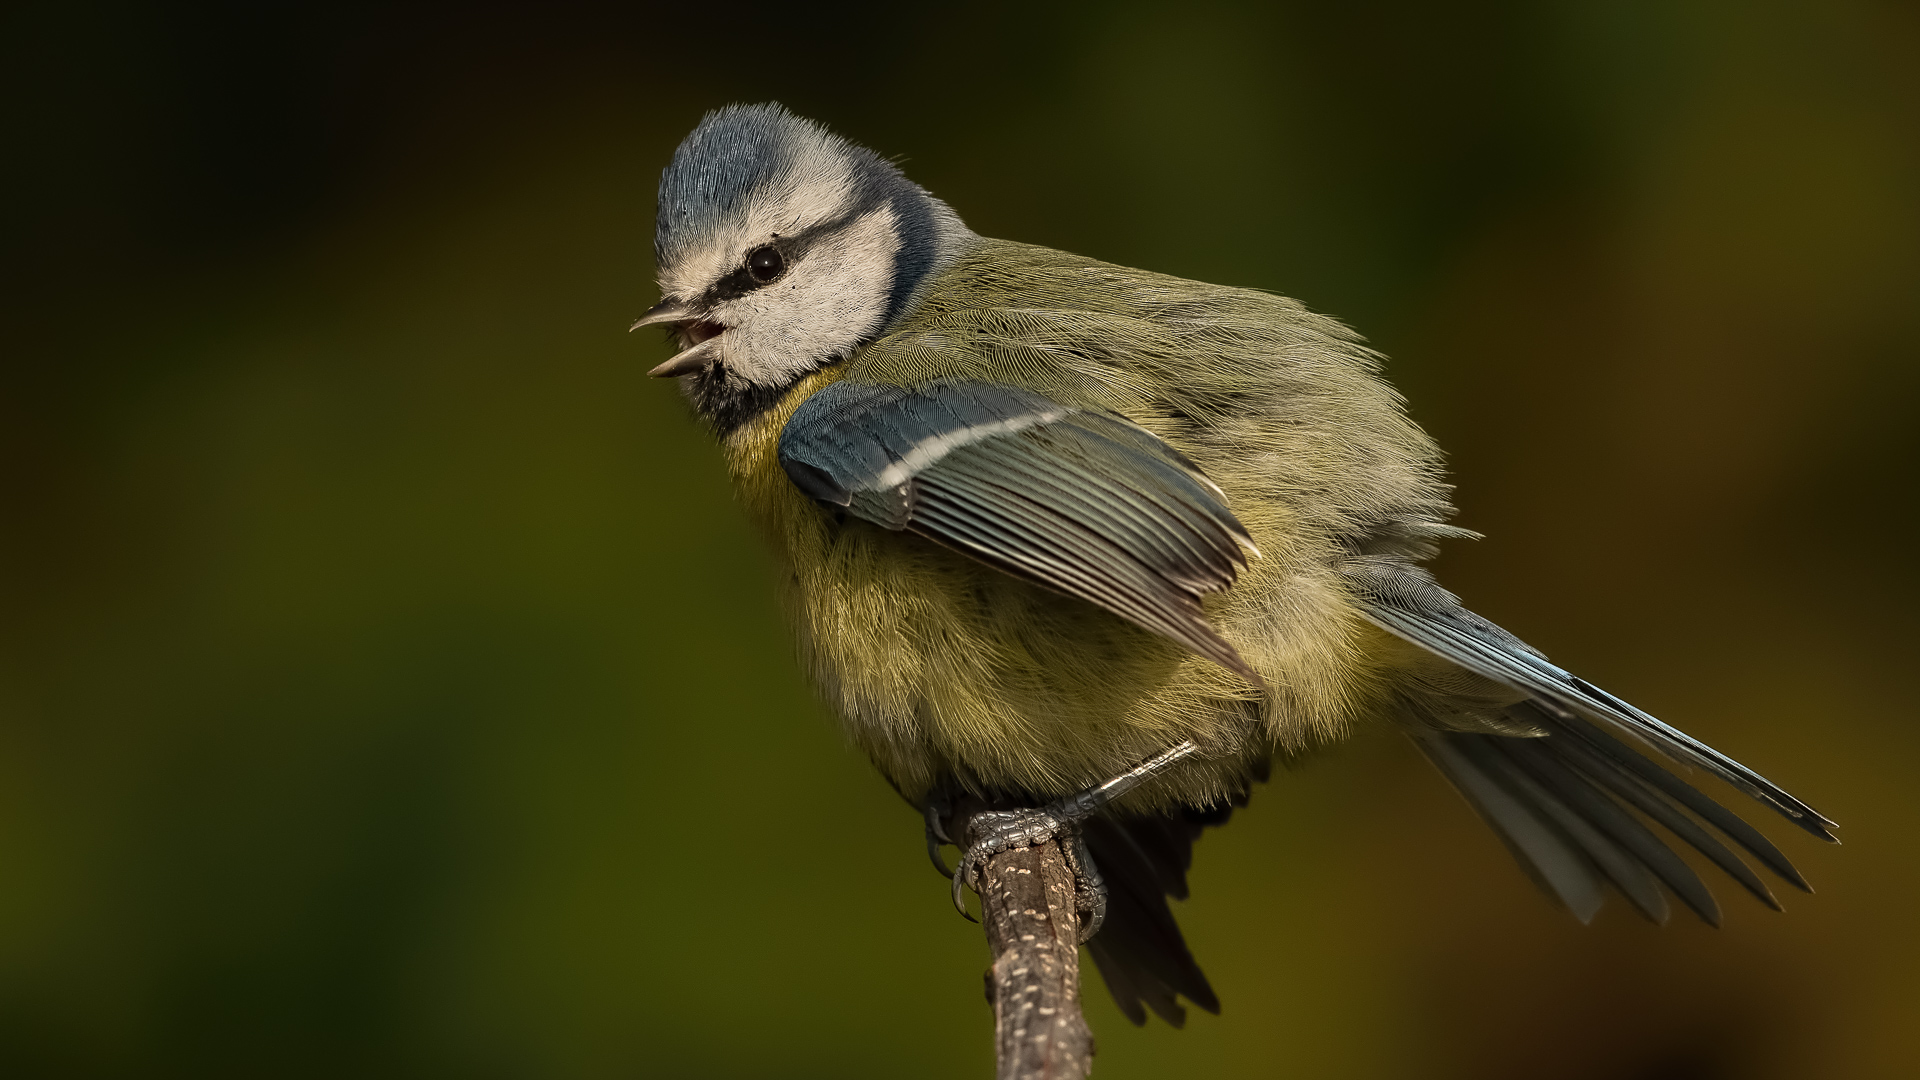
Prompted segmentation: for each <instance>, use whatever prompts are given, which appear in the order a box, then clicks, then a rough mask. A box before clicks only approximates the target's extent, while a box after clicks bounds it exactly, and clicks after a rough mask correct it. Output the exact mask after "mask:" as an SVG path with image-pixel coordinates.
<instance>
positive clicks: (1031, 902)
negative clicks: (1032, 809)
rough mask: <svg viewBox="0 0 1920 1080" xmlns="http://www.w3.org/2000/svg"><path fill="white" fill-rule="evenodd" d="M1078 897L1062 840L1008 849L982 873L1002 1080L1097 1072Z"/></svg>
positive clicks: (1073, 1077)
mask: <svg viewBox="0 0 1920 1080" xmlns="http://www.w3.org/2000/svg"><path fill="white" fill-rule="evenodd" d="M1073 900H1074V895H1073V871H1072V870H1071V869H1069V868H1068V866H1067V860H1066V857H1065V855H1064V854H1062V852H1061V850H1060V844H1059V843H1058V842H1057V841H1049V842H1047V843H1043V844H1036V845H1034V846H1032V847H1024V848H1015V849H1014V850H1012V851H1003V852H1001V853H1000V854H998V855H995V856H993V857H992V858H991V859H988V860H987V864H986V866H985V868H984V869H983V870H982V871H981V875H980V908H981V912H980V914H981V921H982V922H983V923H985V924H986V928H987V945H988V946H989V947H990V948H991V949H992V950H993V969H992V970H991V971H990V972H988V974H987V989H988V993H989V994H990V995H991V998H992V1001H993V1018H994V1037H995V1041H996V1043H997V1057H998V1060H999V1069H998V1074H997V1075H998V1076H999V1080H1043V1078H1044V1080H1080V1078H1081V1077H1084V1076H1086V1075H1087V1073H1088V1072H1089V1071H1090V1070H1092V1068H1093V1033H1092V1032H1091V1031H1089V1030H1088V1029H1087V1021H1086V1019H1085V1018H1084V1017H1082V1016H1081V1015H1080V918H1079V915H1078V913H1077V912H1076V911H1075V910H1074V906H1073Z"/></svg>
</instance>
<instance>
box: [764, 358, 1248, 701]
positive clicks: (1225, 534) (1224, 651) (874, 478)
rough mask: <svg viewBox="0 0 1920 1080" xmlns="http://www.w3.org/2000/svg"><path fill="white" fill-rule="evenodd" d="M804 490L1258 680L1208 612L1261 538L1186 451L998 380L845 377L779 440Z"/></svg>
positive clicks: (798, 413)
mask: <svg viewBox="0 0 1920 1080" xmlns="http://www.w3.org/2000/svg"><path fill="white" fill-rule="evenodd" d="M779 454H780V464H781V465H782V466H783V467H784V468H785V469H786V471H787V475H788V476H789V477H790V478H791V479H792V480H793V482H794V484H795V485H796V486H798V487H799V488H800V489H801V490H802V491H804V492H806V493H807V494H808V495H811V496H812V497H814V498H815V499H817V500H819V501H820V502H822V503H825V504H827V505H830V506H835V507H840V508H844V509H845V510H846V511H847V512H849V513H851V514H853V515H854V516H855V517H859V518H862V519H865V520H867V521H871V522H874V523H875V524H878V525H881V526H883V527H885V528H888V529H896V530H904V531H909V532H914V533H918V534H920V535H922V536H926V537H928V538H929V539H932V540H934V541H936V542H938V543H940V544H944V545H946V546H947V547H950V548H953V549H954V550H956V551H960V552H963V553H965V554H967V555H970V556H972V557H974V558H976V559H979V560H980V561H981V562H984V563H986V564H988V565H990V566H993V567H996V568H998V569H1000V570H1003V571H1005V572H1007V573H1009V574H1014V575H1016V576H1019V577H1022V578H1025V579H1027V580H1029V581H1033V582H1036V583H1038V584H1040V585H1043V586H1046V587H1047V588H1050V589H1053V590H1056V591H1058V592H1062V593H1065V594H1067V595H1069V596H1075V597H1079V598H1080V599H1083V600H1087V601H1089V602H1091V603H1094V604H1097V605H1099V606H1100V607H1103V608H1105V609H1107V610H1108V611H1111V612H1113V613H1114V614H1116V615H1119V616H1121V617H1123V618H1126V619H1129V620H1131V621H1133V622H1134V623H1137V624H1138V625H1140V626H1143V627H1145V628H1146V629H1148V630H1151V631H1153V632H1155V633H1157V634H1162V635H1164V636H1166V637H1168V638H1171V639H1172V640H1174V641H1177V642H1179V643H1180V644H1182V645H1184V646H1186V647H1187V648H1189V649H1191V650H1193V651H1194V652H1196V653H1198V654H1200V655H1201V656H1205V657H1207V658H1209V659H1211V660H1214V661H1216V662H1218V663H1220V664H1222V665H1224V666H1226V667H1228V668H1230V669H1232V670H1234V671H1236V672H1238V673H1240V674H1241V675H1243V676H1245V677H1246V678H1248V679H1250V680H1253V681H1254V682H1256V683H1257V682H1259V677H1258V676H1257V675H1256V674H1255V673H1254V672H1253V670H1252V669H1251V668H1250V667H1248V665H1247V663H1246V661H1245V660H1243V659H1241V657H1240V654H1239V653H1238V652H1237V651H1235V649H1234V648H1233V646H1232V645H1230V644H1228V643H1227V641H1226V640H1225V639H1223V638H1222V637H1220V635H1219V634H1218V633H1217V632H1215V631H1214V629H1213V627H1212V626H1211V625H1210V624H1209V623H1208V622H1207V619H1206V615H1205V613H1204V612H1203V611H1202V610H1201V607H1200V600H1201V598H1202V597H1203V596H1205V595H1206V594H1208V593H1211V592H1216V591H1219V590H1221V589H1225V588H1227V587H1228V586H1230V585H1232V584H1233V582H1234V579H1235V578H1236V577H1237V576H1238V574H1239V571H1240V570H1241V569H1242V568H1244V567H1245V566H1246V556H1245V554H1244V552H1243V550H1242V549H1243V548H1245V549H1252V547H1253V541H1252V539H1251V538H1250V537H1249V536H1248V535H1247V531H1246V529H1245V528H1244V527H1243V526H1242V525H1241V524H1240V522H1239V520H1238V519H1237V518H1235V517H1234V516H1233V512H1232V511H1231V510H1229V509H1227V506H1226V503H1225V501H1224V497H1223V496H1222V494H1221V492H1220V489H1219V488H1217V487H1215V486H1214V485H1213V483H1212V482H1211V481H1209V480H1208V479H1207V478H1206V477H1205V476H1204V475H1202V474H1201V472H1200V470H1199V468H1198V467H1197V466H1196V465H1194V463H1193V462H1192V461H1190V460H1188V459H1187V458H1186V457H1185V456H1184V455H1182V454H1181V453H1180V452H1179V451H1177V450H1175V449H1173V448H1172V447H1170V446H1168V445H1167V444H1166V443H1164V442H1162V441H1160V440H1159V439H1158V438H1156V437H1155V436H1154V435H1152V434H1151V433H1149V432H1148V431H1146V430H1145V429H1143V428H1141V427H1139V426H1138V425H1135V424H1132V423H1129V422H1127V421H1126V420H1123V419H1121V418H1119V417H1117V416H1113V415H1111V414H1108V413H1103V412H1096V411H1091V410H1085V409H1075V408H1071V407H1068V406H1065V405H1062V404H1060V403H1058V402H1056V401H1053V400H1051V399H1049V398H1047V397H1045V396H1044V395H1041V394H1038V393H1035V392H1033V391H1030V390H1024V389H1021V388H1019V387H1015V386H1006V385H1001V384H997V383H980V382H966V381H944V380H943V381H939V382H934V383H929V384H927V385H924V386H918V387H912V388H907V387H899V386H887V385H879V384H873V383H851V382H839V383H834V384H832V385H830V386H827V387H826V388H824V389H822V390H821V391H820V392H818V393H816V394H814V395H813V396H812V397H810V398H808V399H807V400H806V401H805V402H803V403H801V405H800V407H799V408H798V409H797V410H795V412H794V414H793V417H792V418H791V419H790V420H788V421H787V425H786V427H785V428H784V429H783V430H782V431H781V433H780V449H779Z"/></svg>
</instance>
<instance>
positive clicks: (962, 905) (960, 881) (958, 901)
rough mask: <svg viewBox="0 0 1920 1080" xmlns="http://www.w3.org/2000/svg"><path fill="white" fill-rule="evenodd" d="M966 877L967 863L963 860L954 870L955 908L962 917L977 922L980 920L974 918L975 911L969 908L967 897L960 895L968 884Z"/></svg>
mask: <svg viewBox="0 0 1920 1080" xmlns="http://www.w3.org/2000/svg"><path fill="white" fill-rule="evenodd" d="M966 879H967V864H966V863H964V862H963V863H961V864H960V866H959V868H958V869H956V870H954V872H953V910H955V911H957V912H959V913H960V917H961V918H963V919H965V920H967V921H968V922H971V923H977V922H979V921H980V920H979V919H976V918H974V917H973V912H971V911H968V910H967V901H966V898H965V897H964V896H962V895H960V889H961V888H962V887H963V886H964V885H965V884H966Z"/></svg>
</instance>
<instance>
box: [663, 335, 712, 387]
mask: <svg viewBox="0 0 1920 1080" xmlns="http://www.w3.org/2000/svg"><path fill="white" fill-rule="evenodd" d="M719 351H720V339H719V338H718V337H710V338H708V339H706V340H705V341H702V342H701V343H700V344H698V345H695V346H694V347H693V348H691V349H687V350H684V351H682V352H680V353H679V354H677V355H675V356H674V358H673V359H671V360H669V361H667V362H666V363H664V364H661V365H660V366H659V367H657V368H654V369H653V370H652V371H649V372H647V374H649V375H651V376H653V377H654V378H656V379H671V378H673V377H674V376H675V375H691V374H693V373H694V372H696V371H699V370H700V369H701V368H703V367H706V366H707V363H708V361H710V360H712V359H713V358H714V355H715V354H717V353H718V352H719Z"/></svg>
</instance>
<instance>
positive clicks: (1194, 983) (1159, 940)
mask: <svg viewBox="0 0 1920 1080" xmlns="http://www.w3.org/2000/svg"><path fill="white" fill-rule="evenodd" d="M1232 813H1233V807H1231V806H1224V805H1223V806H1220V807H1217V808H1214V809H1209V810H1196V809H1192V808H1187V809H1184V810H1180V811H1176V812H1175V813H1173V814H1168V815H1160V816H1153V817H1135V816H1126V817H1099V818H1095V819H1093V820H1091V821H1089V822H1087V824H1086V826H1085V830H1086V833H1085V835H1086V842H1087V850H1088V851H1089V853H1091V854H1092V856H1093V861H1094V865H1095V866H1097V867H1098V868H1099V870H1100V876H1101V877H1102V878H1104V879H1105V881H1106V884H1107V918H1106V922H1105V923H1103V924H1102V925H1101V927H1100V932H1099V933H1098V934H1096V935H1094V937H1093V940H1091V941H1089V942H1087V954H1088V955H1089V956H1091V957H1093V963H1094V966H1096V967H1098V968H1099V969H1100V977H1101V978H1102V979H1104V980H1105V981H1106V984H1107V990H1108V991H1109V992H1110V993H1112V994H1113V1000H1114V1003H1115V1004H1117V1005H1119V1006H1120V1011H1121V1012H1123V1013H1125V1014H1126V1015H1127V1019H1129V1020H1132V1021H1133V1022H1134V1023H1135V1024H1145V1023H1146V1022H1147V1010H1148V1009H1152V1010H1153V1011H1154V1013H1155V1014H1156V1015H1158V1016H1159V1017H1160V1019H1162V1020H1165V1021H1166V1022H1167V1023H1169V1024H1172V1025H1173V1026H1174V1027H1180V1026H1182V1025H1183V1024H1185V1023H1186V1021H1187V1011H1186V1009H1184V1008H1182V1007H1181V1005H1180V1002H1179V1000H1178V999H1179V998H1180V997H1182V996H1184V997H1185V998H1186V999H1187V1000H1188V1001H1191V1002H1192V1003H1193V1004H1195V1005H1198V1006H1199V1007H1201V1008H1202V1009H1205V1010H1207V1011H1208V1012H1210V1013H1217V1012H1219V1011H1220V999H1219V998H1217V997H1215V996H1214V993H1213V987H1212V986H1209V985H1208V984H1207V976H1206V973H1205V972H1202V971H1201V970H1200V965H1199V964H1198V963H1196V962H1195V961H1194V959H1193V954H1192V953H1191V952H1189V951H1188V950H1187V942H1186V939H1185V938H1183V937H1182V936H1181V934H1180V926H1179V924H1178V923H1176V922H1174V919H1173V910H1172V908H1170V907H1168V905H1167V900H1168V898H1169V897H1171V898H1173V899H1176V900H1185V899H1186V898H1187V869H1188V867H1190V866H1192V865H1193V842H1194V841H1195V840H1196V839H1198V838H1199V836H1200V833H1201V832H1202V831H1203V830H1205V829H1206V828H1207V827H1208V826H1210V825H1223V824H1225V823H1226V820H1227V818H1228V816H1229V815H1231V814H1232Z"/></svg>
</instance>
